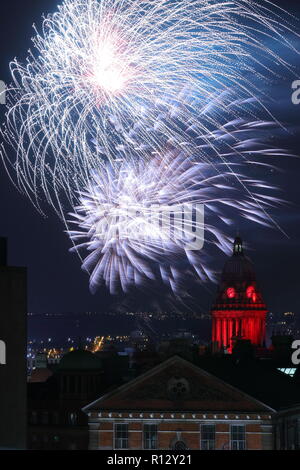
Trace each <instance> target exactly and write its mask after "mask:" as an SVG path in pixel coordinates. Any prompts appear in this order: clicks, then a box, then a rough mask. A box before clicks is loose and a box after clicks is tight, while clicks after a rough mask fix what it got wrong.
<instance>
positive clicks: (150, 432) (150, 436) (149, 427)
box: [144, 424, 157, 449]
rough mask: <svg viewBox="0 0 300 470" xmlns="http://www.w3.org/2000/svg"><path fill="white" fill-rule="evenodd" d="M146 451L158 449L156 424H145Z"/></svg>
mask: <svg viewBox="0 0 300 470" xmlns="http://www.w3.org/2000/svg"><path fill="white" fill-rule="evenodd" d="M144 449H157V425H156V424H144Z"/></svg>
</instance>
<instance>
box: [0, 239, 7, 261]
mask: <svg viewBox="0 0 300 470" xmlns="http://www.w3.org/2000/svg"><path fill="white" fill-rule="evenodd" d="M0 266H7V238H4V237H0Z"/></svg>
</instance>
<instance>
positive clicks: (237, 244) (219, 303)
mask: <svg viewBox="0 0 300 470" xmlns="http://www.w3.org/2000/svg"><path fill="white" fill-rule="evenodd" d="M266 315H267V307H266V305H265V303H264V301H263V299H262V295H261V293H260V290H259V287H258V285H257V282H256V276H255V272H254V266H253V264H252V262H251V261H250V259H249V258H248V257H247V256H245V254H244V250H243V242H242V239H241V238H240V237H236V239H235V240H234V243H233V253H232V256H231V257H230V258H229V259H228V260H227V262H226V263H225V266H224V269H223V272H222V277H221V282H220V286H219V290H218V294H217V298H216V301H215V304H214V305H213V307H212V340H213V344H214V345H215V346H217V348H218V349H219V350H220V349H226V350H227V351H228V352H230V353H231V352H232V347H233V344H234V341H235V340H236V339H247V340H250V341H251V343H252V344H253V345H254V346H258V347H261V346H263V345H264V341H265V331H266Z"/></svg>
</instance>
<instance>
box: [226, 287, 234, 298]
mask: <svg viewBox="0 0 300 470" xmlns="http://www.w3.org/2000/svg"><path fill="white" fill-rule="evenodd" d="M226 294H227V297H228V298H229V299H234V297H235V288H234V287H228V289H227V290H226Z"/></svg>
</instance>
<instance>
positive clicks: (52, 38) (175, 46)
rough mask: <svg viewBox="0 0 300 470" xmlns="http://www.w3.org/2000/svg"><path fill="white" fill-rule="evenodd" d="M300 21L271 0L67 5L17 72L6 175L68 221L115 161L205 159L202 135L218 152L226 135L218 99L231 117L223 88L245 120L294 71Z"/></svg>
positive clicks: (6, 133) (71, 1)
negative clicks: (284, 52) (169, 155)
mask: <svg viewBox="0 0 300 470" xmlns="http://www.w3.org/2000/svg"><path fill="white" fill-rule="evenodd" d="M292 21H293V20H292V18H291V17H290V16H289V15H288V14H287V13H285V12H283V11H282V10H281V9H279V8H278V7H276V6H274V5H273V4H272V3H270V2H269V1H265V0H262V1H259V2H253V1H250V0H232V1H219V0H178V1H176V0H156V1H153V0H145V1H137V0H123V1H122V0H121V1H116V0H102V1H98V0H86V1H82V0H65V1H64V2H63V3H62V5H61V6H60V7H59V9H58V11H57V12H56V13H54V14H52V15H49V16H47V17H46V18H44V21H43V26H42V30H41V32H40V33H39V32H38V31H37V30H36V34H35V37H34V38H33V44H34V47H33V50H32V51H31V52H30V54H29V56H28V58H27V63H26V64H25V65H22V64H21V63H19V62H18V61H17V60H15V61H14V62H12V63H11V73H12V77H13V83H14V85H13V86H12V87H11V89H10V90H9V91H8V98H7V101H8V109H7V122H6V125H5V127H4V128H3V131H2V135H3V137H4V139H5V141H7V142H8V143H9V144H11V145H12V146H13V147H14V148H15V150H16V157H15V158H12V157H11V156H10V157H9V158H6V155H7V154H6V150H5V148H4V147H2V152H1V153H2V157H3V160H4V162H5V165H6V167H7V170H8V171H9V172H10V174H11V177H12V179H13V180H14V181H15V182H16V184H17V186H18V187H19V188H20V189H21V191H23V192H24V193H25V194H26V195H27V196H28V197H30V198H31V200H32V201H33V203H34V204H35V205H36V207H38V208H39V209H41V201H42V200H43V198H46V200H47V202H48V203H50V204H51V205H52V206H53V207H54V208H55V210H56V211H57V212H58V213H59V214H60V215H62V213H63V212H64V207H63V202H62V199H63V198H64V197H65V196H66V198H67V199H68V200H69V202H70V203H71V204H74V203H76V199H77V192H78V191H80V189H81V188H83V187H86V186H87V185H88V181H89V178H90V174H91V172H92V171H98V172H100V173H101V166H102V165H105V163H106V162H107V161H110V162H112V163H113V162H114V160H115V159H116V158H120V156H121V158H123V159H126V160H131V161H137V160H139V159H147V160H149V159H151V158H152V156H153V155H156V154H160V153H161V151H162V149H165V148H166V147H167V146H168V145H170V144H172V145H173V146H174V147H175V148H177V149H182V150H184V151H185V154H186V155H187V156H191V155H193V156H195V155H196V153H197V158H198V159H199V160H201V159H204V160H205V158H206V153H205V152H204V153H203V150H202V149H203V147H202V148H201V147H200V146H199V145H198V142H197V138H198V139H199V140H201V141H202V142H203V141H205V140H206V141H205V145H207V146H209V145H211V135H210V133H211V129H213V132H218V127H219V126H220V117H219V116H218V115H216V114H217V112H216V111H214V113H211V111H210V108H211V107H212V106H213V104H215V102H216V100H217V104H218V109H219V114H221V113H222V111H223V110H224V109H225V108H226V104H227V101H226V100H227V98H223V97H222V93H223V90H231V91H232V90H234V95H235V100H236V101H235V102H236V104H235V107H234V108H233V107H232V108H231V111H232V113H231V119H232V120H234V118H235V119H239V118H240V117H241V116H242V115H243V113H244V111H245V102H247V100H251V98H253V97H254V96H260V94H259V90H260V89H261V84H262V82H263V83H265V80H266V79H267V78H266V77H270V76H271V75H272V73H273V71H274V69H276V70H278V65H281V66H282V68H284V67H289V65H288V64H287V63H285V61H284V60H283V58H282V57H280V56H279V55H278V54H277V53H276V47H277V45H278V43H280V44H281V45H282V44H284V45H285V46H286V47H288V48H291V47H292V45H291V44H289V43H288V40H286V39H285V35H286V34H287V33H289V32H291V30H292V26H290V22H291V23H292ZM275 65H276V67H275ZM254 76H255V80H254V78H253V77H254ZM259 101H260V98H257V105H258V103H259ZM256 113H257V110H256V111H255V112H254V115H253V116H252V120H253V121H255V120H256ZM195 137H196V139H195ZM196 150H197V152H196ZM216 157H217V158H218V157H219V156H218V155H217V154H216Z"/></svg>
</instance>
